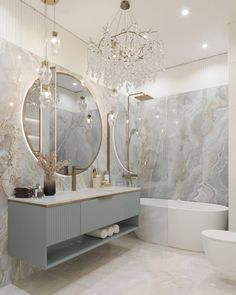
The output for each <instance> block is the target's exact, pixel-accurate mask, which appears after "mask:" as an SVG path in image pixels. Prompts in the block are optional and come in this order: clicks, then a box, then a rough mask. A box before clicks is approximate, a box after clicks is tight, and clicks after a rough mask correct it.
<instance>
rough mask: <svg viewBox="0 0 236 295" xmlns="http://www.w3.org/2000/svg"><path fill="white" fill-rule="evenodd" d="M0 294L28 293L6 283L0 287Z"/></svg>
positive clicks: (16, 294)
mask: <svg viewBox="0 0 236 295" xmlns="http://www.w3.org/2000/svg"><path fill="white" fill-rule="evenodd" d="M0 295H29V293H27V292H25V291H23V290H21V289H19V288H17V287H16V286H14V285H8V286H5V287H3V288H0Z"/></svg>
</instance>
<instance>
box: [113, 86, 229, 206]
mask: <svg viewBox="0 0 236 295" xmlns="http://www.w3.org/2000/svg"><path fill="white" fill-rule="evenodd" d="M116 109H117V111H118V113H119V114H118V118H117V120H118V124H116V126H115V128H114V132H115V142H116V144H117V150H118V155H119V158H120V159H121V162H122V163H123V164H124V166H125V167H127V157H126V154H127V145H126V139H127V133H126V129H125V128H126V127H125V120H126V117H125V115H126V111H125V108H124V106H122V105H121V106H117V107H116ZM130 124H131V127H130V130H132V129H134V130H136V129H137V130H138V134H136V133H135V134H134V135H133V136H132V140H131V143H130V167H131V170H132V172H136V173H138V175H139V177H138V180H137V182H136V184H137V185H140V186H141V188H142V194H143V197H151V198H164V199H181V200H190V201H199V202H209V203H217V204H224V205H227V204H228V95H227V86H221V87H216V88H211V89H204V90H198V91H194V92H190V93H184V94H179V95H174V96H170V97H164V98H155V99H153V100H150V101H146V102H136V101H135V100H134V99H132V101H131V116H130ZM114 163H115V162H114ZM115 165H117V164H115ZM119 177H120V176H118V178H119ZM117 181H121V179H120V180H118V179H117Z"/></svg>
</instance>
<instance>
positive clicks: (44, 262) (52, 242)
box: [8, 187, 140, 269]
mask: <svg viewBox="0 0 236 295" xmlns="http://www.w3.org/2000/svg"><path fill="white" fill-rule="evenodd" d="M8 204H9V215H8V226H9V227H8V233H9V244H8V251H9V255H11V256H13V257H15V258H18V259H21V260H24V261H26V262H28V263H31V264H32V265H34V266H36V267H38V268H41V269H49V268H51V267H54V266H56V265H58V264H60V263H63V262H65V261H67V260H69V259H71V258H73V257H76V256H78V255H80V254H83V253H85V252H87V251H89V250H92V249H94V248H96V247H98V246H100V245H103V244H105V243H107V242H109V241H111V240H112V239H115V238H118V237H120V236H122V235H125V234H127V233H130V232H132V231H134V230H136V229H137V227H138V221H139V218H138V217H139V210H140V189H138V188H127V187H111V188H110V187H109V188H101V189H81V190H78V191H76V192H63V193H58V194H57V195H56V196H53V197H44V198H42V199H34V198H30V199H18V198H17V199H16V198H9V202H8ZM114 223H118V224H119V225H120V232H119V233H118V234H116V235H113V236H112V237H109V238H106V239H99V238H93V237H90V236H87V235H86V233H89V232H91V231H94V230H96V229H99V228H102V227H105V226H108V225H110V224H114Z"/></svg>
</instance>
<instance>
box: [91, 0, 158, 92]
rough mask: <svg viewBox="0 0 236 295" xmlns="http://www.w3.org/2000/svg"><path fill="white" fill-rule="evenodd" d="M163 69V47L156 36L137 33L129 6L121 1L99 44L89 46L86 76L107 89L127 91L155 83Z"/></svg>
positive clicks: (154, 32) (142, 31) (148, 33)
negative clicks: (89, 76) (123, 87)
mask: <svg viewBox="0 0 236 295" xmlns="http://www.w3.org/2000/svg"><path fill="white" fill-rule="evenodd" d="M163 68H164V45H163V42H162V41H161V40H160V39H159V36H158V32H157V31H153V30H151V29H149V30H143V29H140V28H139V25H138V23H137V22H136V20H135V18H134V16H133V14H132V12H131V5H130V2H129V1H127V0H125V1H121V3H120V9H119V11H118V12H117V14H116V16H115V18H114V19H113V21H112V22H111V24H110V25H108V26H106V27H105V28H104V31H103V35H102V38H101V39H100V41H99V42H98V43H95V42H90V43H89V46H88V68H87V73H88V74H91V76H92V77H94V78H95V79H96V80H97V81H99V80H102V82H103V83H104V84H105V86H107V87H108V88H110V89H119V88H121V87H122V86H124V85H125V86H126V88H127V89H128V88H129V87H130V86H134V87H139V86H140V85H142V84H144V83H147V82H151V81H154V80H155V79H156V75H157V72H158V71H159V70H161V69H163Z"/></svg>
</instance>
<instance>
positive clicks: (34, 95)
mask: <svg viewBox="0 0 236 295" xmlns="http://www.w3.org/2000/svg"><path fill="white" fill-rule="evenodd" d="M53 76H54V79H53V82H52V85H53V87H51V88H53V89H54V90H55V91H54V92H55V94H54V96H55V103H54V104H52V105H50V106H48V107H43V106H42V105H41V104H40V100H39V98H40V82H39V80H38V79H37V80H35V81H34V82H33V84H32V86H31V87H30V88H29V89H28V91H27V93H26V96H25V99H24V106H23V111H22V122H23V130H24V134H25V138H26V141H27V143H28V146H29V148H30V149H31V151H32V153H33V154H34V156H35V157H36V158H37V156H38V154H39V152H41V153H43V154H50V152H53V151H55V153H56V158H57V161H62V160H67V161H68V166H67V167H65V168H63V169H62V170H61V171H59V172H58V173H59V174H62V175H66V176H69V175H71V174H72V166H76V167H77V169H78V170H77V173H82V172H84V171H86V170H87V169H88V168H89V167H90V166H91V165H92V164H93V162H94V161H95V160H96V158H97V156H98V153H99V150H100V147H101V143H102V119H101V114H100V111H99V109H98V106H97V103H96V101H95V99H94V96H93V95H92V92H91V91H90V90H89V89H88V87H87V86H85V85H84V82H83V81H81V80H79V79H78V78H77V77H75V76H73V75H71V74H68V73H65V72H54V75H53ZM55 81H56V83H55ZM55 84H56V87H55Z"/></svg>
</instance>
